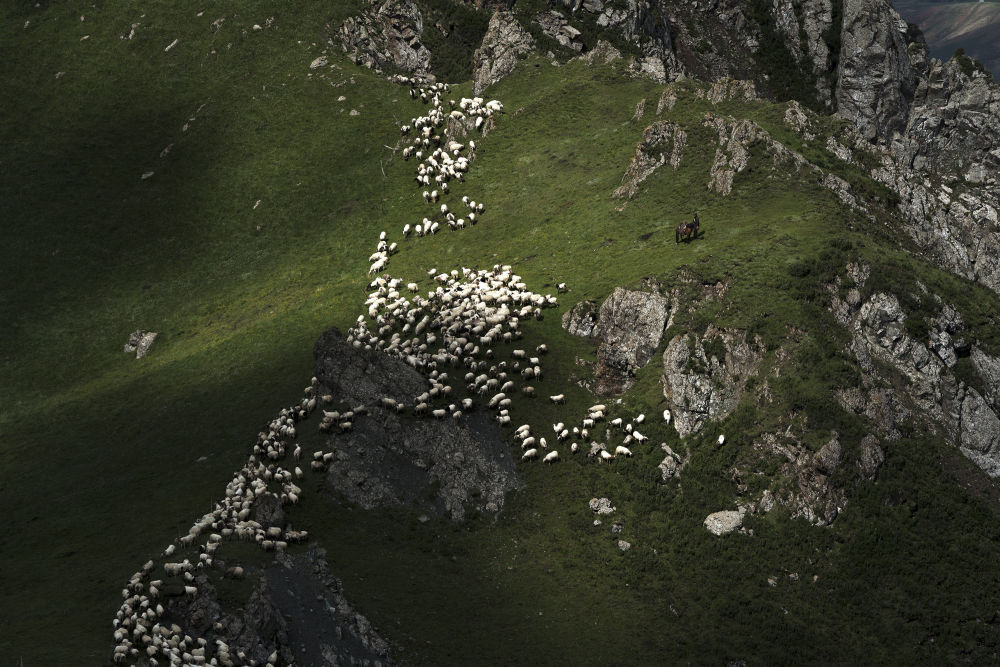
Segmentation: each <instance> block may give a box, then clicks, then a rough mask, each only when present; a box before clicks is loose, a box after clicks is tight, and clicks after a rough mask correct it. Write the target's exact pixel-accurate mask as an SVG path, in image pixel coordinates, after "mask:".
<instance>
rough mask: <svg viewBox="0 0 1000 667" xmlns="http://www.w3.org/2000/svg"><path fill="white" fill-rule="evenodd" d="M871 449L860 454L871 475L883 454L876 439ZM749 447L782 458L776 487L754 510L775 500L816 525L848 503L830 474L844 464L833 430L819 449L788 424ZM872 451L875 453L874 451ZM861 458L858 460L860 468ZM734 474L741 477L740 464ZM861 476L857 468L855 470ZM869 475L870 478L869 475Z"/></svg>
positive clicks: (753, 505) (763, 509) (765, 507)
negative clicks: (811, 447) (811, 445)
mask: <svg viewBox="0 0 1000 667" xmlns="http://www.w3.org/2000/svg"><path fill="white" fill-rule="evenodd" d="M872 446H873V447H874V448H875V449H874V450H872V449H871V448H869V449H868V450H863V451H866V452H867V455H866V457H864V458H863V461H864V464H865V465H866V466H867V468H866V470H869V471H870V474H871V477H874V475H875V473H876V472H877V471H878V468H879V466H880V465H881V462H882V460H884V456H881V449H880V448H879V447H878V441H877V440H876V441H873V443H872ZM752 451H753V452H754V453H755V454H756V455H757V456H759V457H760V459H764V458H767V457H770V456H780V457H782V458H784V459H785V462H784V463H783V464H782V465H781V467H780V468H779V469H778V471H777V474H776V475H774V479H775V480H780V482H779V488H777V489H774V490H773V491H770V490H769V491H768V492H767V496H766V497H765V496H762V497H761V499H760V500H759V501H758V502H756V503H751V505H750V509H751V510H752V511H755V512H767V511H770V509H772V508H773V507H774V506H775V505H776V504H780V505H783V506H785V507H787V508H788V509H789V511H790V513H791V517H792V518H797V517H802V518H804V519H806V520H807V521H808V522H809V523H812V524H814V525H817V526H828V525H830V524H831V523H833V521H834V519H836V518H837V515H838V514H840V512H841V511H842V509H843V507H844V506H845V505H846V504H847V494H846V492H845V491H844V488H843V486H842V485H834V484H833V483H831V481H830V477H831V476H832V475H833V474H834V472H835V471H836V470H837V469H838V468H840V467H842V466H843V465H844V460H843V447H842V445H841V442H840V439H839V437H838V436H837V434H836V433H833V434H832V436H831V437H830V440H829V441H827V443H826V444H824V445H823V446H822V447H821V448H820V449H819V450H818V451H815V452H813V451H810V449H809V447H808V446H807V445H806V444H805V443H804V442H803V440H802V439H801V438H800V437H799V436H797V435H796V434H795V433H794V432H793V430H792V429H791V428H789V429H787V430H786V431H784V432H779V433H765V434H764V435H763V436H761V437H760V438H759V439H758V440H756V441H755V442H754V443H753V447H752ZM875 451H877V452H878V454H877V455H876V454H875ZM861 462H862V458H859V459H858V460H857V462H856V463H857V467H858V468H859V469H860V467H861ZM731 472H732V473H733V476H734V478H736V479H738V480H739V479H741V478H742V476H743V475H745V474H746V472H745V471H741V470H740V469H739V467H737V468H734V469H733V470H732V471H731ZM856 476H858V477H860V476H861V474H860V472H859V473H857V474H856ZM871 477H869V478H871Z"/></svg>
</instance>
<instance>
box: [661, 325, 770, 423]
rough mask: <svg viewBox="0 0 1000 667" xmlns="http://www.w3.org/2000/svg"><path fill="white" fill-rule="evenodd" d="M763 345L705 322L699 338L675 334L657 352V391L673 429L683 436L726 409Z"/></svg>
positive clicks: (735, 398) (756, 363)
mask: <svg viewBox="0 0 1000 667" xmlns="http://www.w3.org/2000/svg"><path fill="white" fill-rule="evenodd" d="M763 354H764V349H763V345H762V344H761V342H760V341H759V340H754V341H752V342H747V340H746V333H745V332H742V331H736V330H725V329H716V328H715V327H709V328H708V329H707V330H706V331H705V335H704V336H702V337H701V338H699V337H697V336H693V335H691V334H684V335H679V336H675V337H674V338H673V339H672V340H671V341H670V343H669V344H668V345H667V349H666V350H664V352H663V395H664V397H666V399H667V406H668V407H669V409H670V412H671V413H672V414H673V420H672V423H673V425H674V428H675V429H676V430H677V433H678V434H679V435H680V436H681V437H684V436H687V435H689V434H691V433H694V432H696V431H698V430H700V429H701V428H702V426H704V425H705V422H707V421H708V420H715V419H722V418H723V417H725V416H727V415H728V414H729V413H731V412H732V411H733V410H734V409H735V408H736V405H737V404H738V403H739V400H740V397H741V396H742V395H743V388H744V387H745V386H746V381H747V379H748V378H749V377H750V376H751V375H754V374H755V373H756V372H757V369H758V367H759V366H760V362H761V359H762V358H763Z"/></svg>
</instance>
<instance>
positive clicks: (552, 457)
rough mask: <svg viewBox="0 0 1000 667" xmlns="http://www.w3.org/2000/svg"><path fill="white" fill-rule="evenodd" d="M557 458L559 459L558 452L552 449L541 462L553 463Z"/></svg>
mask: <svg viewBox="0 0 1000 667" xmlns="http://www.w3.org/2000/svg"><path fill="white" fill-rule="evenodd" d="M558 460H559V452H557V451H556V450H554V449H553V450H552V451H551V452H549V453H548V454H546V455H545V458H543V459H542V463H554V462H556V461H558Z"/></svg>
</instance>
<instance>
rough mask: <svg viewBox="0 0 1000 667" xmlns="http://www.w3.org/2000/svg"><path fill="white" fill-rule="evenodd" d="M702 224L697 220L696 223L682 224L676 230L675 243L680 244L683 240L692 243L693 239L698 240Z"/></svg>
mask: <svg viewBox="0 0 1000 667" xmlns="http://www.w3.org/2000/svg"><path fill="white" fill-rule="evenodd" d="M700 228H701V223H700V222H698V220H697V219H696V220H695V221H694V222H682V223H680V224H678V225H677V227H675V228H674V243H680V242H681V238H683V239H684V240H685V241H687V242H690V241H691V239H696V238H698V230H699V229H700Z"/></svg>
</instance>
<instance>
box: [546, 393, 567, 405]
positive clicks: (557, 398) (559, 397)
mask: <svg viewBox="0 0 1000 667" xmlns="http://www.w3.org/2000/svg"><path fill="white" fill-rule="evenodd" d="M549 400H550V401H552V402H553V403H565V402H566V394H556V395H554V396H549Z"/></svg>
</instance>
